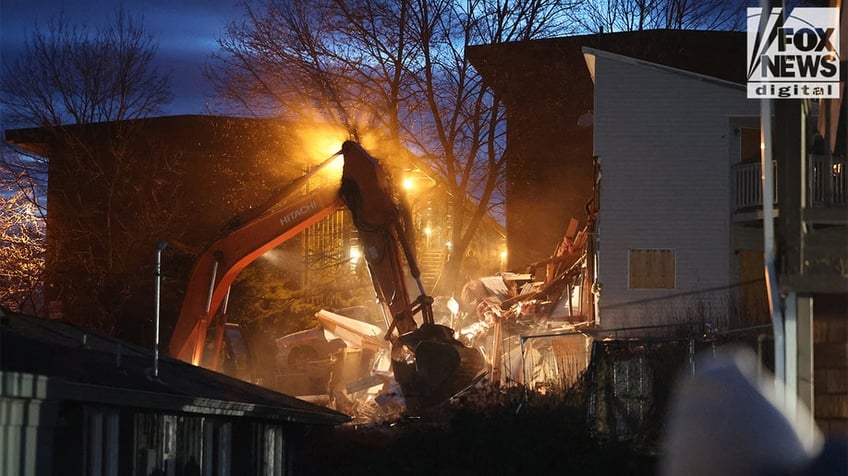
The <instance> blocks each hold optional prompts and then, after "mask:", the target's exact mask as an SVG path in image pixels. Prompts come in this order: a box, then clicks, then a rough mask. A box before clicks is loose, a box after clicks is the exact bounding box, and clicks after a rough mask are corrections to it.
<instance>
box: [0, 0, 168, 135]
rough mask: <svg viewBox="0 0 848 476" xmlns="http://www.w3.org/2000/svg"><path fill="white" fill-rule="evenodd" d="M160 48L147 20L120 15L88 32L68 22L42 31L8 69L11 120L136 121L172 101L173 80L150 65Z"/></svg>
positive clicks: (5, 91) (57, 21) (5, 96)
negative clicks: (170, 82)
mask: <svg viewBox="0 0 848 476" xmlns="http://www.w3.org/2000/svg"><path fill="white" fill-rule="evenodd" d="M155 54H156V46H155V44H154V43H153V40H152V39H151V38H150V37H148V36H146V35H145V33H144V27H143V22H142V20H140V19H139V20H136V19H135V18H133V17H132V16H131V15H129V14H128V13H126V12H125V11H124V10H123V9H119V10H117V11H116V12H115V15H114V18H113V20H112V22H111V23H109V24H108V25H107V26H105V27H104V28H102V29H98V30H96V31H93V32H92V31H89V30H88V29H86V28H84V27H77V26H74V25H71V24H70V23H69V22H68V20H67V19H66V18H65V17H64V16H59V17H57V18H51V19H50V20H49V21H48V23H47V30H46V31H44V30H42V29H41V28H40V27H39V26H38V25H36V26H35V29H34V30H33V32H32V33H31V35H30V37H29V38H28V40H27V42H26V44H25V47H24V50H23V52H22V53H21V54H20V55H19V56H18V57H17V58H15V59H14V60H13V61H12V62H11V63H9V64H5V63H4V65H3V85H2V104H3V107H4V108H5V109H6V111H7V117H6V120H8V121H9V122H11V123H15V124H19V123H20V124H30V125H35V126H39V127H47V126H58V125H62V124H69V123H70V124H89V123H92V122H102V121H120V120H125V119H135V118H138V117H144V116H148V115H151V114H153V113H156V112H158V110H159V108H160V107H161V106H162V105H163V104H167V103H168V102H170V100H171V94H170V88H169V86H168V77H167V76H166V75H163V74H160V73H158V72H157V71H156V70H155V68H154V67H153V59H154V56H155Z"/></svg>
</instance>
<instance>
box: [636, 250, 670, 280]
mask: <svg viewBox="0 0 848 476" xmlns="http://www.w3.org/2000/svg"><path fill="white" fill-rule="evenodd" d="M629 258H630V281H629V283H630V284H629V287H630V289H674V284H675V259H674V250H658V249H636V250H630V257H629Z"/></svg>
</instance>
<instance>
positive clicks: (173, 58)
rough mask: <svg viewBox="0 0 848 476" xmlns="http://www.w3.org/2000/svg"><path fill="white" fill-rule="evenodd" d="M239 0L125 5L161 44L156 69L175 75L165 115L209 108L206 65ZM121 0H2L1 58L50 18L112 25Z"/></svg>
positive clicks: (144, 0) (152, 0) (139, 0)
mask: <svg viewBox="0 0 848 476" xmlns="http://www.w3.org/2000/svg"><path fill="white" fill-rule="evenodd" d="M237 1H238V0H134V1H128V2H125V3H124V7H125V8H126V10H127V11H128V12H129V13H130V14H131V15H132V16H133V17H134V18H136V19H137V18H139V17H142V18H143V20H144V28H145V31H146V33H147V34H148V35H150V36H151V37H152V39H153V41H154V43H158V50H157V67H158V68H159V70H160V71H161V72H168V73H169V74H170V76H171V90H172V92H173V96H174V100H173V102H172V103H171V104H170V105H168V106H166V109H165V112H164V115H173V114H201V113H205V112H207V110H206V103H207V97H206V96H207V94H208V93H209V92H210V88H209V86H208V84H207V81H206V80H205V78H204V77H203V74H202V69H203V66H204V64H205V63H206V62H207V60H208V58H209V55H210V54H212V53H214V52H215V51H217V49H218V45H217V39H218V38H219V37H220V36H221V35H222V34H223V32H224V29H225V27H226V25H227V23H229V22H231V21H233V20H235V19H237V18H239V17H240V15H241V8H240V7H238V6H237ZM120 5H121V3H120V2H117V1H114V0H52V1H51V0H2V1H0V48H1V49H0V53H2V60H3V62H4V63H5V62H7V61H9V60H11V59H12V58H13V57H14V56H15V55H16V53H17V52H19V51H20V50H21V48H23V43H24V39H25V38H26V37H27V32H31V31H32V30H33V28H34V26H35V24H36V21H37V22H38V25H39V27H40V28H41V29H42V30H45V31H46V30H47V21H48V19H49V18H50V17H58V16H59V14H60V13H62V12H64V14H65V16H66V17H67V18H68V19H69V22H70V23H71V24H75V25H86V26H87V27H88V28H89V30H95V29H96V28H97V27H100V26H102V25H104V24H106V23H108V22H109V21H110V20H111V19H112V18H113V17H114V12H115V9H116V8H117V7H119V6H120Z"/></svg>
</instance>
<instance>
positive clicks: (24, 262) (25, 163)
mask: <svg viewBox="0 0 848 476" xmlns="http://www.w3.org/2000/svg"><path fill="white" fill-rule="evenodd" d="M0 154H2V160H0V267H2V269H3V271H2V272H0V305H2V306H4V307H6V308H8V309H12V310H14V311H24V312H30V313H35V314H40V313H42V312H43V305H44V303H43V299H42V291H43V284H44V255H45V253H44V252H45V243H44V227H45V213H46V209H45V207H44V200H43V197H44V190H45V189H44V187H45V186H46V183H44V179H45V178H46V177H45V175H44V174H43V173H42V172H41V167H40V164H39V163H38V162H37V161H33V160H31V159H29V158H27V157H25V156H23V155H20V154H17V153H15V152H14V151H12V150H11V149H10V148H9V147H6V146H3V147H2V148H0Z"/></svg>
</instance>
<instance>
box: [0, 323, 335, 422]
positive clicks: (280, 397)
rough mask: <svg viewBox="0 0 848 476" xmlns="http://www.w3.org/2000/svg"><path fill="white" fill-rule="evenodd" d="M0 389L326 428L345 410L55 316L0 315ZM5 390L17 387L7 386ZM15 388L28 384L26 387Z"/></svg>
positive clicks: (44, 395)
mask: <svg viewBox="0 0 848 476" xmlns="http://www.w3.org/2000/svg"><path fill="white" fill-rule="evenodd" d="M0 374H2V376H3V378H2V381H0V385H2V386H3V387H5V388H2V389H0V390H1V391H0V394H7V393H9V391H10V390H13V391H14V392H15V393H20V392H21V391H25V392H29V393H32V394H33V395H31V396H34V397H36V396H37V397H41V398H50V399H55V400H73V401H84V402H91V403H100V404H107V405H117V406H121V407H136V408H144V409H151V410H166V411H176V412H185V413H195V414H208V415H229V416H244V417H254V418H260V419H264V420H275V421H288V422H293V423H301V424H318V425H334V424H338V423H343V422H346V421H348V420H349V419H350V417H348V416H347V415H345V414H342V413H339V412H336V411H333V410H330V409H327V408H324V407H321V406H318V405H314V404H311V403H308V402H304V401H302V400H298V399H297V398H294V397H291V396H288V395H284V394H281V393H277V392H274V391H272V390H269V389H266V388H263V387H259V386H256V385H253V384H250V383H247V382H243V381H241V380H237V379H234V378H231V377H228V376H226V375H223V374H220V373H217V372H213V371H210V370H207V369H203V368H201V367H196V366H193V365H191V364H188V363H185V362H182V361H179V360H175V359H171V358H167V357H166V358H161V359H160V361H159V378H155V377H154V375H153V352H152V349H150V350H147V349H142V348H140V347H137V346H133V345H129V344H127V343H125V342H123V341H120V340H119V339H115V338H112V337H107V336H103V335H100V334H97V333H94V332H92V331H89V330H86V329H84V328H81V327H77V326H74V325H71V324H69V323H67V322H64V321H60V320H48V319H42V318H38V317H33V316H27V315H23V314H18V313H12V312H9V311H2V316H0ZM13 387H17V390H15V389H14V388H13ZM23 387H28V388H29V389H30V390H26V389H24V388H23Z"/></svg>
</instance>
